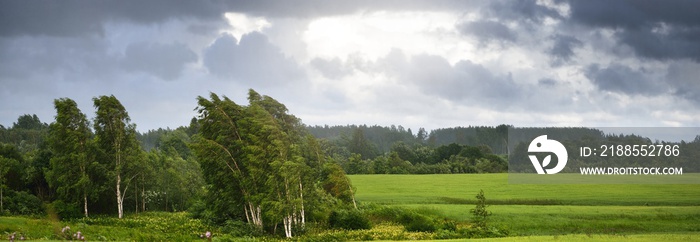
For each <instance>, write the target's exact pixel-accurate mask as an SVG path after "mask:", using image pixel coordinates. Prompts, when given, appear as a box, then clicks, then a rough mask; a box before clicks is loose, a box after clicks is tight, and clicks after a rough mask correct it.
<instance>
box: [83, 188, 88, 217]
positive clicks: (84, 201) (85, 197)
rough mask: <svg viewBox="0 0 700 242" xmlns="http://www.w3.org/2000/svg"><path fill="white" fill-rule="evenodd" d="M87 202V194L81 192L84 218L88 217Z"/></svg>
mask: <svg viewBox="0 0 700 242" xmlns="http://www.w3.org/2000/svg"><path fill="white" fill-rule="evenodd" d="M87 205H88V202H87V192H86V191H83V207H84V208H85V217H86V218H87V217H88V206H87Z"/></svg>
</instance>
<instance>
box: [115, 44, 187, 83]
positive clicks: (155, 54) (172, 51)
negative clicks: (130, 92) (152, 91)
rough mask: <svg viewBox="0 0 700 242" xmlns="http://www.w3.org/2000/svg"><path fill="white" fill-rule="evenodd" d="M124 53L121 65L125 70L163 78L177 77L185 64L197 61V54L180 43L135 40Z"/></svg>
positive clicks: (171, 78)
mask: <svg viewBox="0 0 700 242" xmlns="http://www.w3.org/2000/svg"><path fill="white" fill-rule="evenodd" d="M124 54H125V57H124V59H123V60H122V65H123V66H124V68H125V69H126V70H129V71H141V72H145V73H150V74H153V75H155V76H157V77H160V78H162V79H165V80H173V79H176V78H178V77H179V76H180V75H181V74H182V70H183V68H184V67H185V64H187V63H192V62H196V61H197V55H196V54H195V53H194V52H193V51H192V50H190V49H189V48H188V47H187V46H186V45H184V44H181V43H172V44H161V43H147V42H137V43H132V44H130V45H129V46H128V47H127V48H126V51H125V53H124Z"/></svg>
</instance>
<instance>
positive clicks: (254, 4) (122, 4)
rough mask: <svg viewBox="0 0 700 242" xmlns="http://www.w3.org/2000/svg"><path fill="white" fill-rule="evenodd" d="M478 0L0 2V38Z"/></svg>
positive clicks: (447, 6)
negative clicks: (124, 24) (127, 24)
mask: <svg viewBox="0 0 700 242" xmlns="http://www.w3.org/2000/svg"><path fill="white" fill-rule="evenodd" d="M481 4H482V3H481V1H460V0H438V1H421V0H409V1H395V0H384V1H375V0H361V1H322V0H309V1H303V0H292V1H273V0H262V1H220V0H202V1H190V0H176V1H171V0H149V1H92V0H66V1H51V0H37V1H19V0H17V1H0V36H18V35H49V36H77V35H86V34H97V35H100V34H103V32H104V29H103V24H104V23H105V22H106V21H110V20H114V21H120V20H126V21H132V22H136V23H144V24H150V23H157V22H163V21H166V20H168V19H172V18H179V19H186V18H196V19H208V20H212V19H220V20H223V13H225V12H240V13H247V14H252V15H259V16H267V17H300V18H310V17H318V16H328V15H338V14H350V13H354V12H356V11H359V10H370V11H372V10H386V9H392V10H454V9H462V10H464V9H469V8H471V7H472V6H475V5H481Z"/></svg>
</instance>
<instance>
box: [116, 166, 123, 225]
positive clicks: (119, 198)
mask: <svg viewBox="0 0 700 242" xmlns="http://www.w3.org/2000/svg"><path fill="white" fill-rule="evenodd" d="M121 183H122V176H121V174H119V173H117V211H118V212H119V218H122V217H124V206H123V205H124V204H122V201H123V200H122V190H121V188H120V186H121Z"/></svg>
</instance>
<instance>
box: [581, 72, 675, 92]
mask: <svg viewBox="0 0 700 242" xmlns="http://www.w3.org/2000/svg"><path fill="white" fill-rule="evenodd" d="M584 72H585V73H584V74H585V75H586V77H587V78H588V79H589V80H591V82H592V83H593V84H594V85H595V86H596V87H597V88H598V89H600V90H603V91H610V92H617V93H622V94H628V95H647V96H651V95H657V94H661V93H664V92H667V91H668V88H667V87H666V86H665V85H661V83H659V82H658V81H656V80H653V79H651V78H650V77H649V74H650V73H646V72H645V70H643V69H642V70H633V69H632V68H629V67H627V66H623V65H619V64H612V65H610V66H608V67H605V68H601V67H600V66H599V65H597V64H593V65H590V66H588V67H587V68H586V69H585V70H584Z"/></svg>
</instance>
